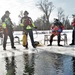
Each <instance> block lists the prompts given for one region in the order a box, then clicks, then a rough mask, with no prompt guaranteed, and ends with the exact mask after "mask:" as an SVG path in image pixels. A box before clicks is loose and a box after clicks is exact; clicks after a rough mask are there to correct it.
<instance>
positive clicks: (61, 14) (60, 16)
mask: <svg viewBox="0 0 75 75" xmlns="http://www.w3.org/2000/svg"><path fill="white" fill-rule="evenodd" d="M63 17H64V10H63V9H62V8H61V7H60V8H58V19H59V20H60V21H61V20H62V18H63Z"/></svg>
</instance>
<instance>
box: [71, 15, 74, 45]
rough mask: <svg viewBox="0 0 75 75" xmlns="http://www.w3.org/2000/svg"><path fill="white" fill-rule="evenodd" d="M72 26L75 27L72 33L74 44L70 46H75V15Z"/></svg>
mask: <svg viewBox="0 0 75 75" xmlns="http://www.w3.org/2000/svg"><path fill="white" fill-rule="evenodd" d="M71 25H72V26H73V31H72V43H71V44H70V45H75V15H73V21H72V23H71Z"/></svg>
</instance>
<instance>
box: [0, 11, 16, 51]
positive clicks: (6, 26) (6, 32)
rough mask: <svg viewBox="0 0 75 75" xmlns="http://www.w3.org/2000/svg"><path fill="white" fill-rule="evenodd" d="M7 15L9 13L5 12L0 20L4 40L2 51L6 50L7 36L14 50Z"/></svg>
mask: <svg viewBox="0 0 75 75" xmlns="http://www.w3.org/2000/svg"><path fill="white" fill-rule="evenodd" d="M9 15H10V12H9V11H8V10H7V11H5V14H4V15H3V16H2V18H1V20H2V28H3V34H4V40H3V49H4V50H6V42H7V36H9V37H10V41H11V47H12V48H13V49H16V47H15V46H14V37H13V23H12V21H11V19H10V17H9Z"/></svg>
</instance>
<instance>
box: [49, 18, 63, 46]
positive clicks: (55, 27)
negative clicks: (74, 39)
mask: <svg viewBox="0 0 75 75" xmlns="http://www.w3.org/2000/svg"><path fill="white" fill-rule="evenodd" d="M51 28H52V34H51V36H50V44H49V45H48V46H52V42H53V38H54V37H55V36H56V35H57V37H58V46H63V45H61V44H60V39H61V32H62V31H63V29H64V26H63V24H62V23H61V22H60V21H59V19H56V18H54V23H53V24H52V27H51Z"/></svg>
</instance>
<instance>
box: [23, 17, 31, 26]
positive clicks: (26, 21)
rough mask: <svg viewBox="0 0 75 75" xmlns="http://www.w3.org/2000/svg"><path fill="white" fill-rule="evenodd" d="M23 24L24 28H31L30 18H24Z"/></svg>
mask: <svg viewBox="0 0 75 75" xmlns="http://www.w3.org/2000/svg"><path fill="white" fill-rule="evenodd" d="M23 24H24V25H25V26H28V25H30V26H31V25H32V21H31V18H30V17H27V18H24V22H23Z"/></svg>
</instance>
